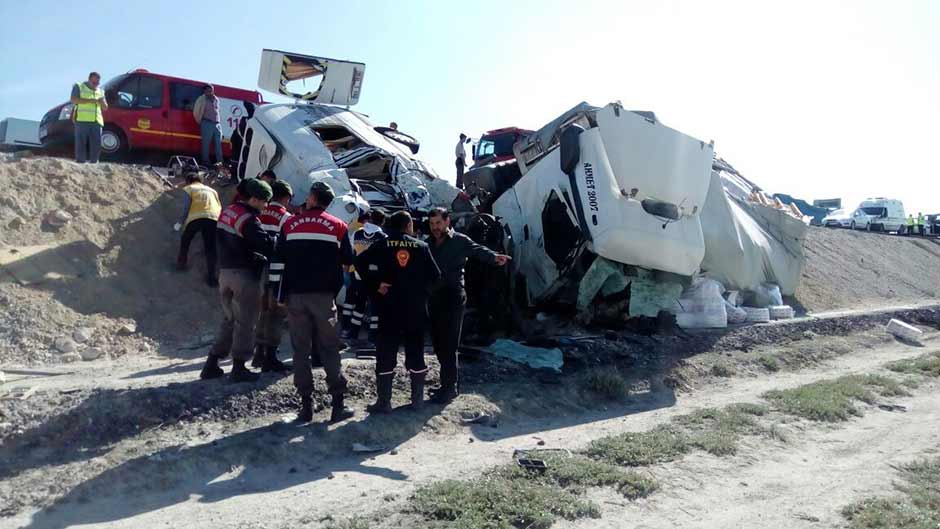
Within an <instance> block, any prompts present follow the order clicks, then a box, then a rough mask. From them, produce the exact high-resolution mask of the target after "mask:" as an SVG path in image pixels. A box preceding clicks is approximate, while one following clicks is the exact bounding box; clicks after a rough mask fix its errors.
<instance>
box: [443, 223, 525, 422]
mask: <svg viewBox="0 0 940 529" xmlns="http://www.w3.org/2000/svg"><path fill="white" fill-rule="evenodd" d="M428 223H429V224H430V228H431V239H430V243H431V254H432V255H433V256H434V261H435V262H436V263H437V266H438V267H440V269H441V280H440V281H438V282H437V283H436V284H435V285H434V288H433V289H432V291H431V298H430V300H429V302H428V310H429V312H430V314H431V343H432V344H433V345H434V354H435V355H437V359H438V361H439V362H440V363H441V387H440V388H437V389H435V390H432V393H433V395H432V397H431V400H432V401H433V402H436V403H439V404H446V403H448V402H450V401H451V400H453V399H454V397H456V396H457V347H458V346H459V345H460V331H461V329H462V328H463V313H464V308H465V307H466V304H467V293H466V292H465V291H464V288H463V270H464V266H466V264H467V259H474V260H477V261H480V262H483V263H487V264H492V265H494V266H504V265H505V264H506V263H507V262H508V261H509V256H508V255H502V254H498V253H496V252H494V251H493V250H490V249H489V248H487V247H486V246H483V245H481V244H477V243H476V242H474V241H473V239H471V238H470V237H467V236H466V235H464V234H462V233H458V232H456V231H454V229H453V228H451V227H450V213H449V212H448V211H447V210H446V209H444V208H434V209H433V210H431V214H430V215H429V219H428Z"/></svg>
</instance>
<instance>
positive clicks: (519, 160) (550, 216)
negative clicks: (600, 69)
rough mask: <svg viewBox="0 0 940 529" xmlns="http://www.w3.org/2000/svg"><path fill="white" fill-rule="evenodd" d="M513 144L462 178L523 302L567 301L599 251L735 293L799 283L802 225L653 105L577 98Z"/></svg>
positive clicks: (787, 290)
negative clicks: (507, 156)
mask: <svg viewBox="0 0 940 529" xmlns="http://www.w3.org/2000/svg"><path fill="white" fill-rule="evenodd" d="M513 151H514V154H515V156H516V159H515V160H513V161H507V162H502V163H498V164H493V165H490V166H486V167H481V168H478V169H475V170H473V171H470V172H468V173H467V175H465V182H466V183H467V192H468V193H469V194H470V195H471V197H472V198H473V204H475V205H477V206H478V208H477V209H479V210H481V211H483V212H485V213H489V214H492V217H493V218H492V219H491V221H490V224H491V225H492V227H493V228H495V230H496V231H500V232H501V235H502V239H503V240H502V242H501V246H502V248H503V249H504V250H505V251H506V252H508V253H509V254H511V255H512V257H513V261H512V267H513V270H512V272H513V273H512V281H511V284H512V287H511V289H512V290H513V294H514V296H513V298H514V299H515V300H516V301H517V302H519V303H520V304H523V305H535V304H539V303H542V302H545V301H552V300H558V299H560V298H565V299H566V300H567V301H568V302H572V301H573V300H574V298H575V297H577V296H578V295H581V294H583V292H581V293H579V292H578V291H577V290H578V284H579V282H580V281H581V280H582V278H584V277H586V274H587V275H590V274H591V270H590V267H591V265H592V264H593V263H595V262H597V261H598V260H597V257H601V258H603V259H604V260H606V261H609V262H613V263H618V264H621V265H629V267H630V268H631V269H643V270H646V271H649V272H652V273H654V274H655V275H656V277H655V281H660V282H670V281H671V282H673V283H681V284H686V285H687V284H688V280H689V278H690V277H691V276H693V275H697V274H699V273H703V274H705V275H707V276H709V277H713V278H715V279H717V280H719V281H721V282H722V284H724V285H725V286H727V287H729V288H734V289H741V290H748V289H754V288H757V287H759V286H760V285H761V284H762V283H766V282H772V283H777V284H779V285H780V286H781V289H782V292H783V294H784V295H792V294H793V293H794V292H795V290H796V287H797V285H798V283H799V276H800V271H801V269H802V264H803V254H802V243H803V237H804V236H805V231H806V224H805V222H804V221H803V220H802V219H801V218H797V217H795V216H794V215H792V212H791V211H789V210H782V209H781V208H778V207H775V206H776V205H774V204H771V203H770V202H769V201H763V202H762V201H758V200H756V198H755V197H765V195H763V193H762V192H761V190H760V189H759V188H757V187H756V186H754V185H753V184H751V183H750V182H749V181H747V180H745V179H744V178H743V177H741V176H740V174H738V173H737V172H736V171H734V170H733V168H731V167H730V165H728V164H726V163H724V162H723V161H720V160H717V161H716V160H715V156H714V148H713V145H712V143H711V142H708V143H706V142H704V141H701V140H698V139H695V138H692V137H690V136H688V135H685V134H683V133H681V132H679V131H676V130H674V129H671V128H669V127H667V126H665V125H663V124H662V123H660V122H659V120H658V119H657V118H656V116H655V114H653V113H652V112H643V111H630V110H626V109H624V108H623V107H622V106H621V105H620V104H619V103H611V104H608V105H607V106H604V107H594V106H591V105H588V104H586V103H581V104H579V105H577V106H575V107H574V108H572V109H571V110H569V111H567V112H565V113H564V114H562V115H561V116H559V117H558V118H557V119H555V120H553V121H552V122H551V123H549V124H547V125H546V126H544V127H542V128H541V129H540V130H539V131H538V132H536V133H535V134H532V135H530V136H528V137H526V138H524V139H522V140H520V141H519V142H517V143H516V144H515V146H514V149H513ZM489 231H490V235H492V232H493V231H494V230H492V229H491V230H489ZM491 239H492V236H491ZM606 261H605V262H606ZM663 272H665V273H666V274H663ZM639 275H642V276H643V277H649V275H648V274H647V273H645V272H644V273H640V274H639ZM639 275H638V276H634V277H639ZM471 277H472V274H471ZM636 283H639V281H636ZM628 284H629V280H627V281H625V282H624V281H622V282H621V283H619V285H620V287H619V288H621V289H623V288H625V287H626V286H627V285H628Z"/></svg>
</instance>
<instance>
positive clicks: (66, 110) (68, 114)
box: [59, 103, 75, 121]
mask: <svg viewBox="0 0 940 529" xmlns="http://www.w3.org/2000/svg"><path fill="white" fill-rule="evenodd" d="M73 108H75V105H73V104H72V103H66V104H65V105H63V106H62V110H60V111H59V120H60V121H64V120H69V119H72V109H73Z"/></svg>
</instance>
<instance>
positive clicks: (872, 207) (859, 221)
mask: <svg viewBox="0 0 940 529" xmlns="http://www.w3.org/2000/svg"><path fill="white" fill-rule="evenodd" d="M906 219H907V217H906V215H905V214H904V204H903V203H902V202H901V201H900V200H890V199H887V198H869V199H868V200H863V201H862V203H861V204H859V205H858V209H856V210H855V213H853V214H852V221H851V226H850V227H851V228H852V229H853V230H868V231H893V232H898V231H900V230H903V229H904V225H905V223H906Z"/></svg>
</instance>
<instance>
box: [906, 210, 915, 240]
mask: <svg viewBox="0 0 940 529" xmlns="http://www.w3.org/2000/svg"><path fill="white" fill-rule="evenodd" d="M907 235H914V214H913V213H911V214H909V215H908V216H907Z"/></svg>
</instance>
